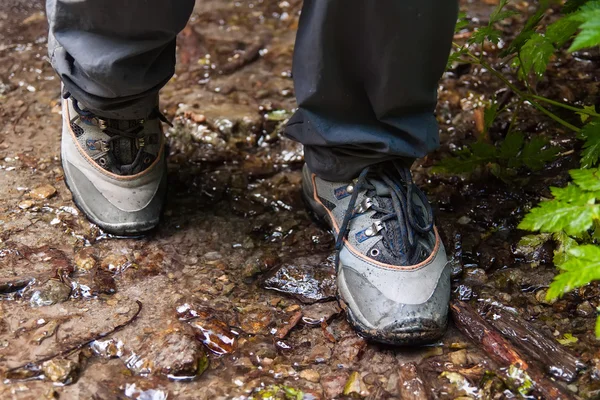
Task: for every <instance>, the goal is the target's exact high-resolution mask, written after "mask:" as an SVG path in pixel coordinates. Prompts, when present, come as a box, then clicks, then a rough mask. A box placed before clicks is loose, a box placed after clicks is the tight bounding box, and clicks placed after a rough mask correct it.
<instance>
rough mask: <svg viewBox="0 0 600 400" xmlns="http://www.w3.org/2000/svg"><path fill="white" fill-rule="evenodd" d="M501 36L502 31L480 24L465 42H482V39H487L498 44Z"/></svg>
mask: <svg viewBox="0 0 600 400" xmlns="http://www.w3.org/2000/svg"><path fill="white" fill-rule="evenodd" d="M501 36H502V32H500V31H499V30H498V29H495V28H493V27H491V26H482V27H481V28H478V29H477V30H475V32H473V34H472V35H471V37H470V38H469V40H468V41H467V43H469V44H475V43H478V44H482V43H483V42H484V41H486V40H489V41H490V42H492V43H494V44H498V43H499V42H500V37H501Z"/></svg>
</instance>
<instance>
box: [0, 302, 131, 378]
mask: <svg viewBox="0 0 600 400" xmlns="http://www.w3.org/2000/svg"><path fill="white" fill-rule="evenodd" d="M135 302H136V303H137V306H138V309H137V311H136V312H135V314H133V316H132V317H131V318H129V319H128V320H127V321H125V322H123V323H122V324H120V325H117V326H115V327H114V328H112V329H111V330H110V331H108V332H103V333H99V334H98V335H95V336H94V337H93V338H91V339H89V340H86V341H84V342H81V343H79V344H77V345H75V346H71V347H69V348H68V349H66V350H63V351H61V352H59V353H55V354H51V355H49V356H46V357H42V358H40V359H39V360H36V361H30V362H27V363H25V364H22V365H19V366H18V367H14V368H11V369H9V370H8V371H6V373H7V374H9V373H11V372H14V371H16V370H18V369H21V368H25V367H27V366H29V365H31V364H39V363H43V362H44V361H48V360H51V359H53V358H56V357H65V356H67V355H69V354H71V353H73V352H75V351H77V350H80V349H82V348H84V347H85V346H87V345H88V344H90V343H92V342H94V341H96V340H100V339H104V338H105V337H107V336H110V335H112V334H113V333H116V332H118V331H120V330H121V329H123V328H125V327H126V326H127V325H129V324H131V323H132V322H133V321H134V320H135V319H136V318H137V317H138V315H140V312H141V311H142V302H141V301H139V300H136V301H135Z"/></svg>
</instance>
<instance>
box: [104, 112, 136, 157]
mask: <svg viewBox="0 0 600 400" xmlns="http://www.w3.org/2000/svg"><path fill="white" fill-rule="evenodd" d="M106 125H107V127H109V128H112V129H117V130H121V131H127V130H129V129H131V128H133V127H135V126H139V121H136V120H116V119H111V120H107V121H106ZM108 135H109V136H115V135H114V134H110V133H109V134H108ZM112 145H113V147H112V148H113V151H112V153H113V156H114V157H115V160H116V161H117V162H118V163H119V164H121V165H127V164H131V163H132V162H133V160H135V156H136V155H137V146H136V141H135V139H131V138H128V137H124V136H119V138H118V139H115V140H113V142H112Z"/></svg>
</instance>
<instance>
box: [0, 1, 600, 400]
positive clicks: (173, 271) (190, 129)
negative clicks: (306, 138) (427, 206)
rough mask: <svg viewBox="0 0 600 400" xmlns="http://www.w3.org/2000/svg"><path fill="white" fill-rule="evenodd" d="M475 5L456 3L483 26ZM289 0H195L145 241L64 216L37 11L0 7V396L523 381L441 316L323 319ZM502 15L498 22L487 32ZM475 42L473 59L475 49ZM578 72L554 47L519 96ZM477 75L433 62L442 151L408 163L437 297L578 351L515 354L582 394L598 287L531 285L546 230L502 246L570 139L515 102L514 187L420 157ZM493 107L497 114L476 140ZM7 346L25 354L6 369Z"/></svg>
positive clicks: (482, 393) (362, 393)
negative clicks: (408, 337) (441, 68)
mask: <svg viewBox="0 0 600 400" xmlns="http://www.w3.org/2000/svg"><path fill="white" fill-rule="evenodd" d="M32 3H33V4H32ZM489 3H493V1H489V0H488V1H485V2H482V3H480V2H477V1H474V0H473V1H470V2H464V3H463V5H462V7H463V9H464V10H465V11H467V13H468V15H469V17H471V18H473V19H475V20H479V21H483V22H485V20H486V18H487V15H489V12H490V10H491V7H493V5H490V4H489ZM516 6H517V7H519V8H521V9H523V10H525V11H527V10H529V8H528V7H530V6H528V5H527V3H516ZM300 7H301V4H300V2H299V1H297V0H291V1H272V0H262V1H261V0H253V1H249V0H240V1H238V2H232V1H225V0H205V1H199V2H198V4H197V7H196V9H195V11H194V14H193V17H192V19H191V20H190V23H189V25H188V26H187V27H186V28H185V30H184V31H183V32H182V33H181V35H180V37H179V46H178V62H179V63H178V67H177V72H176V75H175V77H174V78H173V79H172V80H171V82H169V84H168V85H167V87H166V88H165V89H164V91H163V93H162V98H161V107H162V108H163V110H164V112H165V114H166V115H167V116H168V118H169V119H170V120H172V121H173V123H174V127H173V128H171V129H169V130H168V136H169V145H170V156H169V180H170V187H171V190H170V192H169V199H168V205H167V210H166V215H165V218H164V221H163V223H162V224H161V226H160V227H159V228H158V230H157V231H156V232H155V233H153V234H152V235H150V236H147V237H142V238H133V239H132V238H129V239H118V238H112V237H110V236H108V235H106V234H104V233H103V232H102V231H100V230H99V229H98V228H97V227H95V226H93V225H92V224H90V223H89V222H88V221H87V220H86V219H85V218H84V217H83V216H82V215H81V213H80V212H79V211H78V210H77V209H76V208H75V205H74V204H73V202H72V201H71V196H70V194H69V191H68V190H67V188H66V186H65V184H64V181H63V174H62V170H61V167H60V160H59V154H60V153H59V137H60V103H59V100H58V99H59V81H58V78H57V77H56V76H55V74H54V72H53V70H52V69H51V67H50V65H49V64H48V60H47V57H46V48H45V42H46V29H47V24H46V20H45V16H44V13H43V6H42V4H41V3H40V2H27V1H22V0H3V1H2V2H0V188H1V190H0V266H1V268H0V292H1V293H0V298H1V301H0V316H1V317H2V318H1V320H0V372H1V373H2V376H3V379H4V381H3V383H0V398H2V399H11V398H18V399H42V398H61V399H76V398H81V399H125V398H137V399H140V400H141V399H152V400H158V399H165V398H170V399H171V398H172V399H219V398H239V399H244V398H306V399H309V398H341V397H344V396H348V397H353V398H356V397H358V398H361V397H367V398H371V399H380V398H381V399H383V398H390V399H399V398H427V397H423V396H425V395H427V396H428V397H429V398H439V399H447V398H473V399H492V398H495V399H500V398H513V397H518V396H519V390H521V391H522V393H526V392H527V391H528V390H527V385H528V382H527V380H524V381H523V384H522V385H515V384H514V382H515V379H512V380H511V378H510V377H509V378H507V376H509V375H510V374H513V375H515V374H518V373H519V371H517V372H515V371H514V370H511V369H510V368H509V369H506V368H505V367H506V365H502V363H501V362H500V363H498V362H497V360H495V361H494V360H492V359H491V358H489V355H488V354H487V353H486V352H485V351H484V350H483V348H482V346H481V345H479V344H475V343H473V342H471V341H470V340H468V339H467V338H466V337H465V336H463V335H462V334H461V333H460V332H459V331H458V330H457V328H456V327H455V326H454V325H453V324H451V325H450V328H449V331H448V334H447V335H446V336H445V337H444V339H443V340H441V341H439V342H438V343H436V344H434V345H432V346H429V347H424V348H414V349H406V348H405V349H402V348H400V349H399V348H391V347H385V346H379V345H374V344H369V343H366V342H365V341H364V340H363V339H361V338H360V337H358V336H357V335H356V334H354V333H353V331H352V330H351V329H350V327H349V325H348V324H347V322H346V321H345V318H344V315H343V312H342V311H341V310H340V309H339V308H338V305H337V303H336V301H335V298H334V294H335V282H334V277H333V270H332V262H331V255H332V241H331V239H330V237H329V234H328V233H327V232H326V231H323V230H322V229H321V228H320V227H319V226H316V225H315V224H314V223H313V222H312V221H311V220H310V219H309V217H308V215H307V214H306V212H305V211H304V207H303V204H302V202H301V200H300V196H299V190H300V186H299V183H300V168H301V166H302V149H301V147H300V146H299V145H298V144H296V143H293V142H291V141H289V140H287V139H284V138H283V137H282V136H281V126H282V123H283V122H284V121H285V119H286V118H287V117H288V116H289V113H290V110H292V109H293V107H294V97H293V85H292V80H291V77H290V75H291V73H290V71H291V53H292V48H293V40H294V35H295V29H296V27H297V21H298V13H299V10H300ZM522 22H523V21H522V18H521V17H514V18H513V20H512V22H511V23H510V24H507V25H506V26H505V27H504V28H505V31H506V32H513V33H514V32H515V31H516V29H517V28H516V27H518V26H519V24H522ZM457 40H460V38H457ZM486 51H487V52H488V53H489V54H490V57H492V59H493V56H494V54H495V53H496V52H497V49H495V48H488V49H486ZM597 68H598V56H597V54H589V53H582V54H580V55H578V56H577V55H576V56H575V57H573V56H567V55H564V56H563V57H560V58H557V59H556V60H554V61H553V63H552V65H551V67H550V72H549V75H548V77H547V78H545V79H544V81H542V82H541V83H540V85H539V89H540V92H541V93H543V94H545V95H548V96H549V97H552V98H558V99H566V100H569V101H578V102H585V103H586V104H590V103H593V102H595V101H597V98H598V82H597ZM498 91H500V92H499V94H500V95H502V94H503V93H504V92H502V86H501V85H500V84H499V83H498V82H497V81H495V80H494V79H493V78H491V77H490V76H489V74H487V73H486V72H485V71H481V70H480V69H477V68H469V67H468V66H466V67H465V66H460V67H459V68H456V69H454V70H452V71H450V72H449V73H447V74H446V75H445V76H444V78H443V79H442V81H441V84H440V103H439V106H438V111H437V115H438V119H439V121H440V124H441V138H442V147H441V149H440V151H439V152H437V153H436V154H433V155H431V156H429V157H427V158H426V159H424V160H419V161H418V162H417V163H416V165H415V167H414V171H415V176H416V178H417V180H418V181H419V182H420V183H421V185H422V186H423V187H424V188H425V190H426V191H427V192H428V194H429V196H430V198H431V200H432V203H433V205H434V208H435V209H436V210H437V215H436V216H437V221H438V222H437V223H438V226H439V227H440V230H441V231H442V233H443V236H444V238H445V242H446V245H447V248H448V251H449V253H450V255H451V256H452V264H453V276H454V288H455V290H454V298H455V299H459V300H462V301H465V302H470V304H472V305H473V307H475V308H477V309H479V310H480V311H481V312H482V313H483V314H484V316H487V317H489V319H491V320H494V315H497V314H494V312H493V310H492V311H490V309H489V308H486V307H499V308H500V309H508V310H513V311H517V313H518V315H519V316H520V317H521V318H522V320H526V321H529V324H528V325H527V326H528V327H530V328H531V329H533V330H534V331H535V334H536V335H542V336H545V337H546V338H547V339H548V340H549V341H550V342H552V343H553V344H554V345H556V346H557V347H558V348H559V350H556V351H558V352H559V353H557V354H562V353H560V352H561V351H563V350H566V351H568V352H570V353H571V354H573V355H574V356H575V357H576V358H577V360H578V363H581V364H577V369H579V371H577V370H575V371H569V370H568V368H567V369H563V368H562V367H561V365H562V366H564V365H563V364H561V361H562V360H561V359H556V358H554V359H553V357H552V355H553V354H554V353H552V352H550V353H549V354H551V357H550V360H544V359H543V358H541V359H540V358H538V359H535V357H534V359H533V361H531V363H532V365H533V366H534V367H533V368H539V369H540V370H543V371H546V372H544V374H545V375H546V376H547V378H548V380H549V382H550V384H551V385H555V386H556V387H559V388H560V389H561V390H563V391H564V393H566V394H565V395H564V396H565V397H563V398H568V396H574V398H582V399H591V398H597V396H599V395H600V352H599V351H598V349H597V347H596V341H595V338H594V336H593V324H594V320H595V314H596V313H595V309H596V307H597V306H598V305H599V302H600V301H599V299H598V288H597V287H596V286H588V287H585V288H583V289H581V290H579V291H577V292H576V293H573V294H571V295H568V296H566V297H565V298H564V299H561V300H559V301H556V302H554V303H548V302H546V301H545V300H544V292H545V288H547V286H548V284H549V282H550V281H551V279H552V277H553V275H554V273H555V270H554V267H553V265H552V263H551V259H552V244H551V243H550V244H546V245H544V246H541V247H535V246H534V247H533V248H517V245H516V244H517V242H518V241H519V238H520V237H521V236H522V234H523V233H522V232H518V231H517V230H516V228H515V227H516V224H517V223H518V221H519V219H520V218H521V217H522V215H523V213H524V211H525V210H526V209H527V207H530V206H531V205H532V204H535V202H537V201H538V200H539V199H540V197H541V196H548V195H549V192H548V190H547V187H548V185H562V184H564V183H565V182H566V180H567V178H568V174H567V170H568V169H569V168H571V167H574V166H576V165H577V159H576V157H575V156H574V155H573V153H572V152H571V151H570V150H573V149H577V146H578V143H577V142H576V140H575V139H574V138H573V137H572V136H570V135H569V134H567V133H566V132H564V131H563V130H562V129H561V128H559V127H557V126H556V125H554V124H552V123H550V122H548V120H546V119H544V118H541V117H539V116H538V115H537V114H536V113H535V112H534V111H533V110H532V109H527V108H526V109H525V112H524V113H522V114H521V115H522V117H521V118H519V120H518V121H517V123H518V124H519V125H518V126H519V128H520V130H522V131H523V132H526V133H527V134H529V135H533V134H536V135H537V134H540V135H545V136H547V137H548V138H550V139H552V140H553V143H555V144H556V145H559V146H560V147H561V152H562V153H561V154H562V155H561V156H560V157H559V158H558V159H557V160H556V161H555V162H554V163H552V164H551V165H549V166H548V167H547V168H546V169H544V170H543V171H542V172H540V173H538V174H535V175H527V174H526V175H525V176H524V177H525V179H526V184H521V185H517V184H512V185H507V184H505V183H502V182H501V181H499V180H497V179H495V178H493V177H492V176H491V175H489V174H487V173H485V172H483V173H481V174H476V176H473V177H472V178H471V179H464V178H458V177H444V176H437V175H434V174H432V173H431V167H432V165H434V164H435V161H436V160H438V159H440V157H442V156H444V155H446V154H447V153H448V152H449V151H450V150H452V149H454V148H456V147H457V146H461V145H463V144H465V143H469V142H472V141H473V140H475V138H476V137H477V134H478V131H479V128H478V127H479V125H480V124H481V121H480V120H481V107H482V105H483V103H484V102H485V101H486V100H489V99H490V98H491V97H492V96H493V95H494V94H495V93H497V92H498ZM507 124H508V119H507V118H504V119H501V120H500V121H499V122H497V123H496V124H495V125H494V126H493V127H492V129H491V130H490V137H489V138H488V140H490V141H495V140H498V139H500V138H501V137H502V136H503V135H504V134H506V128H507ZM521 183H523V182H521ZM490 305H491V306H490ZM494 305H495V306H494ZM138 312H139V315H137V313H138ZM486 312H487V314H485V313H486ZM490 313H491V314H490ZM136 315H137V318H135V319H134V320H133V321H132V322H130V321H131V320H132V319H133V318H134V317H135V316H136ZM490 315H491V317H490ZM520 323H522V321H521V322H520ZM121 325H122V329H117V331H116V332H114V333H112V334H111V332H112V331H113V330H114V329H115V328H117V327H119V326H121ZM289 328H291V329H289ZM288 330H289V331H288ZM106 334H108V335H106ZM571 335H572V336H571ZM93 339H97V340H93ZM90 340H93V341H92V342H91V343H90V344H87V343H88V341H90ZM559 340H560V343H559ZM516 341H517V342H518V340H516ZM78 345H81V346H78ZM71 350H72V351H71ZM545 352H546V350H544V349H541V350H540V351H539V354H545ZM563 355H564V354H563ZM46 358H47V359H48V360H47V361H45V362H40V361H39V360H42V359H46ZM529 359H531V356H530V357H529ZM28 362H36V363H33V364H30V365H28V366H25V367H23V368H17V367H21V366H23V365H25V364H27V363H28ZM555 364H556V365H555ZM415 366H416V367H415ZM15 368H16V369H15ZM410 377H412V379H410ZM513 378H514V377H513ZM421 382H423V383H424V386H423V387H421ZM411 385H414V386H411ZM415 388H417V389H415ZM419 391H420V392H419ZM413 392H414V393H417V394H416V395H414V396H416V397H410V396H411V394H414V393H413ZM419 396H421V397H419Z"/></svg>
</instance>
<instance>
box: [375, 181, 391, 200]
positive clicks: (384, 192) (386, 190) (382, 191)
mask: <svg viewBox="0 0 600 400" xmlns="http://www.w3.org/2000/svg"><path fill="white" fill-rule="evenodd" d="M370 183H371V184H372V185H373V186H375V194H376V195H377V196H385V197H390V196H391V195H392V193H391V192H392V191H391V189H390V187H389V186H388V185H386V184H385V183H383V182H382V181H380V180H377V179H372V180H371V181H370Z"/></svg>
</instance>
